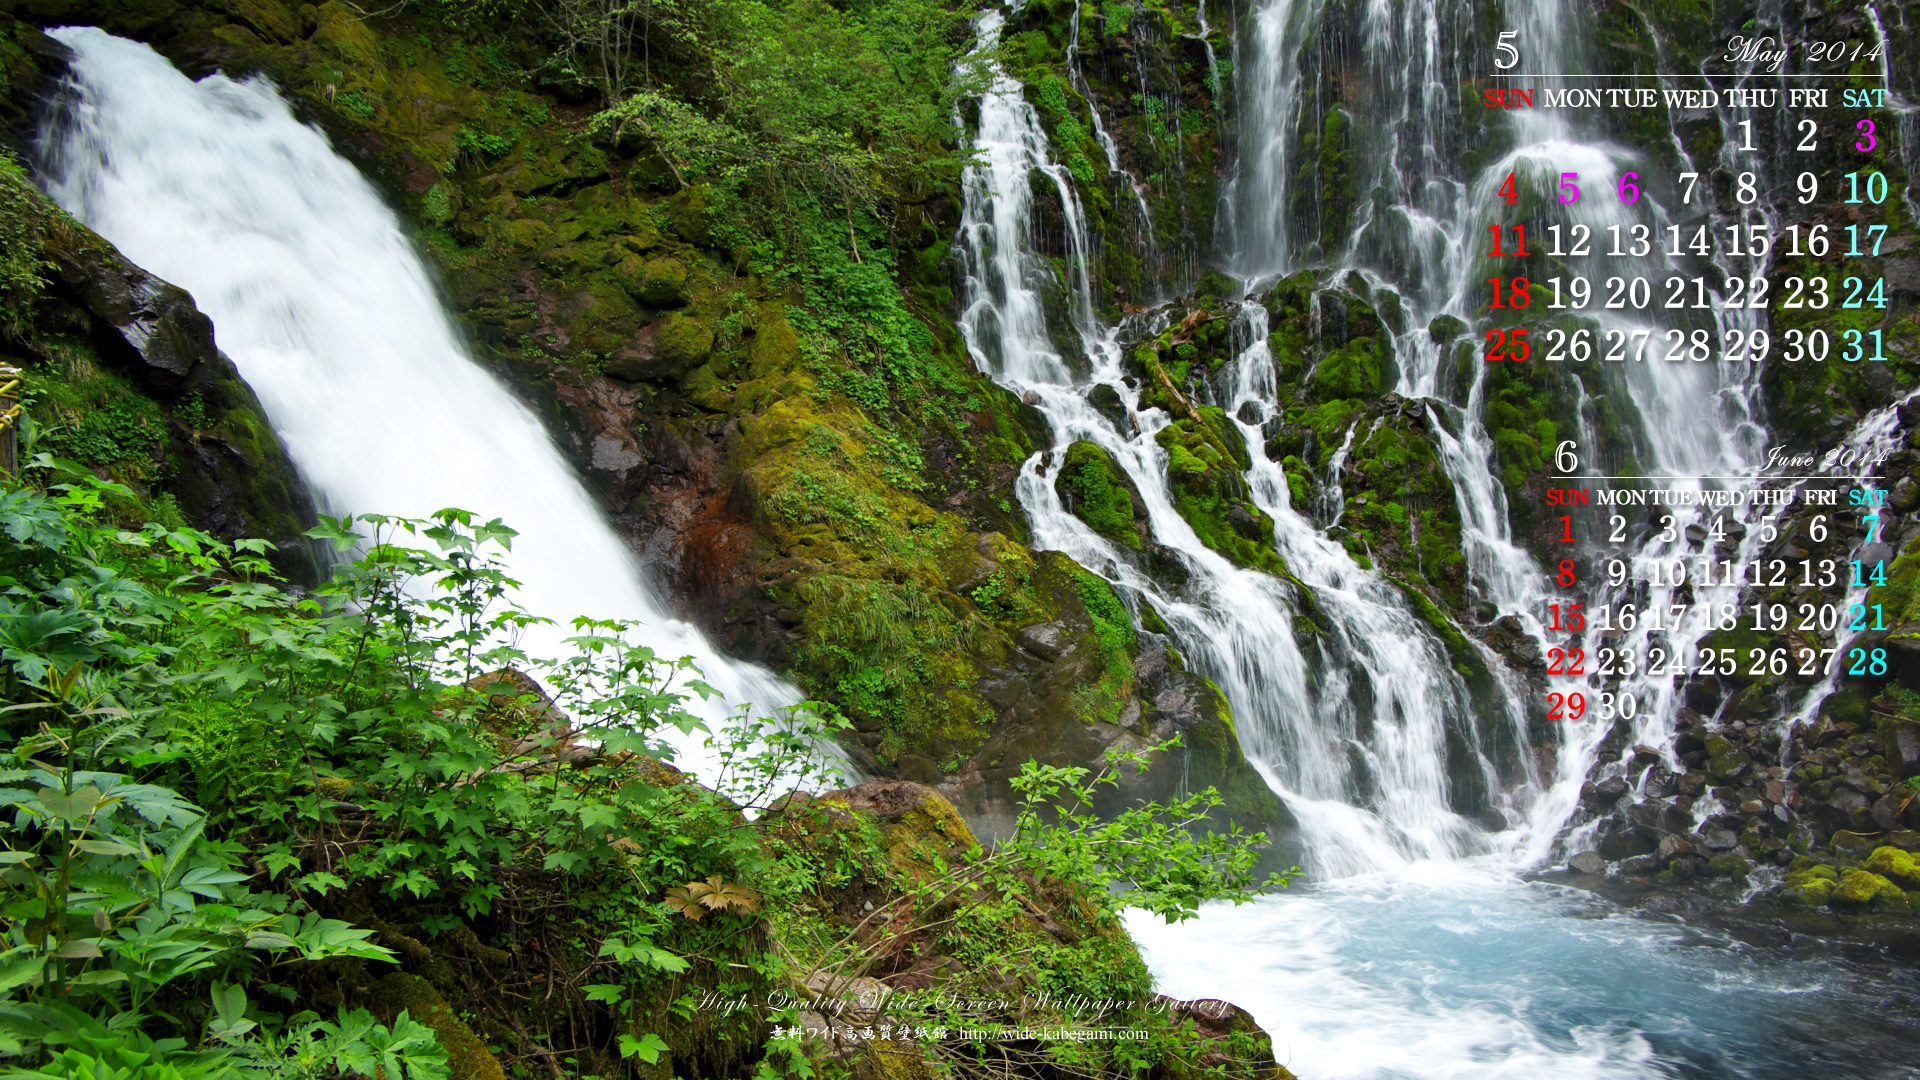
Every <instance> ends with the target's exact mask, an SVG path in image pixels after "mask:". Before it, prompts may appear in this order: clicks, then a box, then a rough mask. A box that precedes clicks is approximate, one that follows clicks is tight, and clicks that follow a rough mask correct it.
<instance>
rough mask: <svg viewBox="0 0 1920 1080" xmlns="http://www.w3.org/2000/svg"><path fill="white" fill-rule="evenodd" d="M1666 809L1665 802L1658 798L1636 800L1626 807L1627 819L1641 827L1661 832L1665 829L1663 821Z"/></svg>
mask: <svg viewBox="0 0 1920 1080" xmlns="http://www.w3.org/2000/svg"><path fill="white" fill-rule="evenodd" d="M1668 809H1669V807H1668V806H1667V804H1666V803H1664V802H1661V801H1660V800H1659V799H1648V800H1647V801H1645V802H1637V803H1634V804H1633V805H1632V806H1629V807H1627V820H1628V821H1631V822H1633V823H1634V824H1635V825H1638V826H1640V827H1641V828H1644V829H1652V830H1653V831H1655V832H1663V831H1665V827H1664V822H1665V819H1666V812H1667V810H1668Z"/></svg>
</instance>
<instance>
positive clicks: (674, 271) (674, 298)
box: [619, 255, 687, 308]
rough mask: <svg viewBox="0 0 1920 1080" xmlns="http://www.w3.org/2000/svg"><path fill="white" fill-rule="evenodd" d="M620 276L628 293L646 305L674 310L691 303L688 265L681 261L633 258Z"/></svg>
mask: <svg viewBox="0 0 1920 1080" xmlns="http://www.w3.org/2000/svg"><path fill="white" fill-rule="evenodd" d="M619 274H620V283H621V284H622V285H623V286H624V287H625V288H626V290H627V292H628V293H629V294H631V295H632V296H633V298H634V299H635V300H638V301H640V302H641V303H643V304H648V305H650V306H652V307H656V308H670V307H681V306H683V305H685V304H686V302H687V264H685V263H683V262H681V261H680V260H679V259H675V258H672V257H670V256H663V257H661V258H657V259H646V260H642V259H641V258H640V257H639V256H637V255H636V256H629V257H628V258H626V259H624V260H622V261H621V263H620V267H619Z"/></svg>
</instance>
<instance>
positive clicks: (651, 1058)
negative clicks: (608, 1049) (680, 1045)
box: [620, 1031, 668, 1065]
mask: <svg viewBox="0 0 1920 1080" xmlns="http://www.w3.org/2000/svg"><path fill="white" fill-rule="evenodd" d="M666 1049H668V1047H667V1043H666V1040H664V1039H662V1038H661V1037H660V1036H658V1035H655V1034H654V1033H653V1032H651V1031H649V1032H647V1033H646V1034H645V1035H643V1036H641V1037H640V1038H638V1039H636V1038H634V1037H633V1036H631V1035H625V1034H623V1035H621V1036H620V1056H621V1057H622V1058H630V1057H637V1058H639V1059H640V1060H641V1061H644V1062H646V1063H647V1064H649V1065H657V1064H659V1062H660V1052H661V1051H663V1050H666Z"/></svg>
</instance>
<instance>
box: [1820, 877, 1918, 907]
mask: <svg viewBox="0 0 1920 1080" xmlns="http://www.w3.org/2000/svg"><path fill="white" fill-rule="evenodd" d="M1895 896H1898V897H1899V900H1900V903H1901V904H1902V905H1903V906H1904V905H1905V904H1906V899H1907V894H1906V892H1905V891H1904V890H1902V889H1901V888H1900V886H1898V885H1895V884H1894V883H1893V882H1891V881H1888V880H1887V879H1886V878H1883V877H1881V876H1880V875H1879V874H1876V873H1873V872H1872V871H1868V870H1848V871H1847V872H1846V873H1844V874H1842V875H1840V881H1839V883H1838V884H1837V885H1835V886H1834V889H1833V896H1832V897H1831V898H1830V899H1829V901H1828V902H1829V903H1831V904H1832V905H1833V906H1834V907H1848V908H1863V907H1866V906H1868V905H1870V904H1872V903H1874V902H1875V901H1877V900H1880V901H1889V902H1890V901H1891V900H1892V898H1893V897H1895Z"/></svg>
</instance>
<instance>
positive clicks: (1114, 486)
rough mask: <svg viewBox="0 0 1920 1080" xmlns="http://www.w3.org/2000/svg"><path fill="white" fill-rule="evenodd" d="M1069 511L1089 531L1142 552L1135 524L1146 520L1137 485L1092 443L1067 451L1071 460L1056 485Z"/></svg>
mask: <svg viewBox="0 0 1920 1080" xmlns="http://www.w3.org/2000/svg"><path fill="white" fill-rule="evenodd" d="M1053 486H1054V489H1055V490H1056V491H1058V492H1059V493H1060V498H1061V500H1062V501H1063V502H1065V503H1066V505H1067V509H1068V510H1069V511H1071V512H1072V513H1073V514H1074V515H1075V516H1076V517H1078V518H1080V520H1082V521H1084V522H1086V523H1087V527H1088V528H1090V529H1092V530H1093V531H1094V532H1097V533H1099V534H1100V535H1101V536H1104V537H1106V538H1107V539H1109V540H1112V541H1114V542H1115V543H1118V544H1123V545H1125V546H1127V547H1130V548H1132V549H1134V550H1135V551H1138V550H1140V547H1141V543H1142V541H1141V539H1140V530H1139V528H1138V527H1137V526H1136V525H1135V520H1136V519H1137V518H1141V517H1144V516H1145V508H1143V507H1141V506H1140V505H1139V504H1138V503H1137V502H1136V501H1135V499H1136V495H1135V493H1134V491H1133V484H1132V481H1130V480H1129V479H1128V478H1127V474H1126V473H1125V472H1123V471H1122V470H1121V469H1120V467H1119V466H1118V465H1116V464H1114V461H1113V458H1112V457H1110V456H1108V454H1107V452H1106V451H1105V450H1102V449H1101V448H1100V447H1099V446H1098V445H1096V444H1094V443H1090V442H1084V441H1083V442H1076V443H1074V444H1073V445H1072V446H1070V447H1068V448H1067V458H1066V461H1065V463H1063V464H1062V465H1061V466H1060V472H1059V474H1058V475H1057V476H1056V477H1055V479H1054V481H1053Z"/></svg>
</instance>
